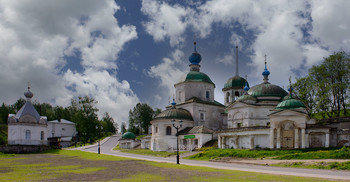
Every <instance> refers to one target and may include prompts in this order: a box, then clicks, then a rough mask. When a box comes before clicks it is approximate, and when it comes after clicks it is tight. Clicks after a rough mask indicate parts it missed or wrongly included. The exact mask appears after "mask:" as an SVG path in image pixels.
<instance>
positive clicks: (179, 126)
mask: <svg viewBox="0 0 350 182" xmlns="http://www.w3.org/2000/svg"><path fill="white" fill-rule="evenodd" d="M175 123H176V121H175V119H173V120H171V124H173V127H174V128H175V129H176V163H177V164H180V156H179V128H181V127H182V123H183V121H182V120H179V125H178V126H175Z"/></svg>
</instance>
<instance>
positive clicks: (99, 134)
mask: <svg viewBox="0 0 350 182" xmlns="http://www.w3.org/2000/svg"><path fill="white" fill-rule="evenodd" d="M98 129H99V127H98V126H96V130H98ZM101 130H103V126H101V128H100V129H99V130H98V149H97V153H98V154H100V153H101V152H100V151H101V148H100V146H101V145H100V138H101Z"/></svg>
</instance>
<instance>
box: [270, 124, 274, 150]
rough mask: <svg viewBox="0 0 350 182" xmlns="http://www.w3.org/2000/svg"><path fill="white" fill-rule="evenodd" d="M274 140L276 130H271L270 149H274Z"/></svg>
mask: <svg viewBox="0 0 350 182" xmlns="http://www.w3.org/2000/svg"><path fill="white" fill-rule="evenodd" d="M274 139H275V133H274V128H271V129H270V149H273V148H274V143H275V141H274Z"/></svg>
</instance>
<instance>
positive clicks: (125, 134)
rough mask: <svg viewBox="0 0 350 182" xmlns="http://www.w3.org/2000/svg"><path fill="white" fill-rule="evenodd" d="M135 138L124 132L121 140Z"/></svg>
mask: <svg viewBox="0 0 350 182" xmlns="http://www.w3.org/2000/svg"><path fill="white" fill-rule="evenodd" d="M135 138H136V136H135V134H134V133H132V132H130V131H128V132H125V133H124V134H123V135H122V139H135Z"/></svg>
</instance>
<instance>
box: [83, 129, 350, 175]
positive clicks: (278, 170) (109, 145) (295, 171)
mask: <svg viewBox="0 0 350 182" xmlns="http://www.w3.org/2000/svg"><path fill="white" fill-rule="evenodd" d="M119 138H120V136H112V137H109V138H106V139H105V140H103V141H101V153H102V154H108V155H114V156H121V157H128V158H133V159H142V160H148V161H156V162H167V163H176V160H175V157H168V158H163V157H153V156H145V155H136V154H129V153H122V152H118V151H113V150H112V149H113V148H114V147H115V146H116V145H117V143H118V140H119ZM77 149H78V150H83V151H88V152H97V145H92V146H88V147H81V148H77ZM180 164H185V165H191V166H204V167H211V168H217V169H229V170H239V171H250V172H259V173H267V174H278V175H291V176H302V177H317V178H327V179H340V180H349V181H350V172H347V171H338V170H320V169H301V168H284V167H272V166H259V165H249V164H235V163H223V162H207V161H195V160H186V159H180Z"/></svg>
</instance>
